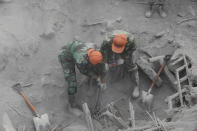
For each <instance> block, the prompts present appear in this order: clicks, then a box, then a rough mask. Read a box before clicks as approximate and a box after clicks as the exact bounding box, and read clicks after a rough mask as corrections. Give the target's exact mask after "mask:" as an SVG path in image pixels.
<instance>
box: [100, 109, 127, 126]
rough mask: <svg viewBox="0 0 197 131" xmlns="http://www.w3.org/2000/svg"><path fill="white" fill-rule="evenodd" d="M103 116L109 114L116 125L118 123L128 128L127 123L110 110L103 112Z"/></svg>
mask: <svg viewBox="0 0 197 131" xmlns="http://www.w3.org/2000/svg"><path fill="white" fill-rule="evenodd" d="M102 116H107V117H108V118H109V119H110V120H111V121H112V122H114V123H115V125H117V126H118V127H119V128H121V129H127V128H128V126H127V123H126V122H124V121H123V120H122V118H121V117H117V116H115V115H114V114H112V113H111V112H109V110H107V111H106V112H104V113H102Z"/></svg>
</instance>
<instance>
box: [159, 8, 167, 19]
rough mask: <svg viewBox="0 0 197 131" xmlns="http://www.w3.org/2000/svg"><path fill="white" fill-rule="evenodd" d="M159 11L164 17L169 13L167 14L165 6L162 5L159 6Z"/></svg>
mask: <svg viewBox="0 0 197 131" xmlns="http://www.w3.org/2000/svg"><path fill="white" fill-rule="evenodd" d="M158 12H159V15H160V16H161V17H162V18H165V17H167V14H166V12H165V11H164V8H163V6H160V7H159V9H158Z"/></svg>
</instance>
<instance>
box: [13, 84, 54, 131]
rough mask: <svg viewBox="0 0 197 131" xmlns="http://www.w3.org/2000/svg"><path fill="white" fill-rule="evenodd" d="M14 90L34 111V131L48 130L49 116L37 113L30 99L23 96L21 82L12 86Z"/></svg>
mask: <svg viewBox="0 0 197 131" xmlns="http://www.w3.org/2000/svg"><path fill="white" fill-rule="evenodd" d="M12 87H13V88H14V89H15V90H16V91H18V92H19V94H20V95H21V96H23V98H24V99H25V102H26V103H27V105H28V106H29V107H30V109H31V110H32V112H33V113H34V115H35V117H34V118H33V122H34V125H35V128H36V131H50V123H49V117H48V115H47V114H43V115H41V116H40V115H39V114H38V112H37V111H36V109H35V107H34V106H33V105H32V103H31V102H30V100H29V99H28V98H27V97H26V96H25V94H24V92H23V90H22V88H21V84H20V83H17V84H15V85H13V86H12Z"/></svg>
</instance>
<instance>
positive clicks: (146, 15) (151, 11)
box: [145, 6, 153, 18]
mask: <svg viewBox="0 0 197 131" xmlns="http://www.w3.org/2000/svg"><path fill="white" fill-rule="evenodd" d="M152 15H153V8H152V6H150V7H149V8H148V9H147V10H146V12H145V17H147V18H150V17H151V16H152Z"/></svg>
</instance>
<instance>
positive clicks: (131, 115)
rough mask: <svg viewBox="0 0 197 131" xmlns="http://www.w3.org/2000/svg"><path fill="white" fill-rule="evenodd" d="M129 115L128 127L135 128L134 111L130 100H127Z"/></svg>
mask: <svg viewBox="0 0 197 131" xmlns="http://www.w3.org/2000/svg"><path fill="white" fill-rule="evenodd" d="M129 114H130V118H129V125H131V126H130V127H132V128H135V111H134V109H133V104H132V103H131V101H130V100H129Z"/></svg>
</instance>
